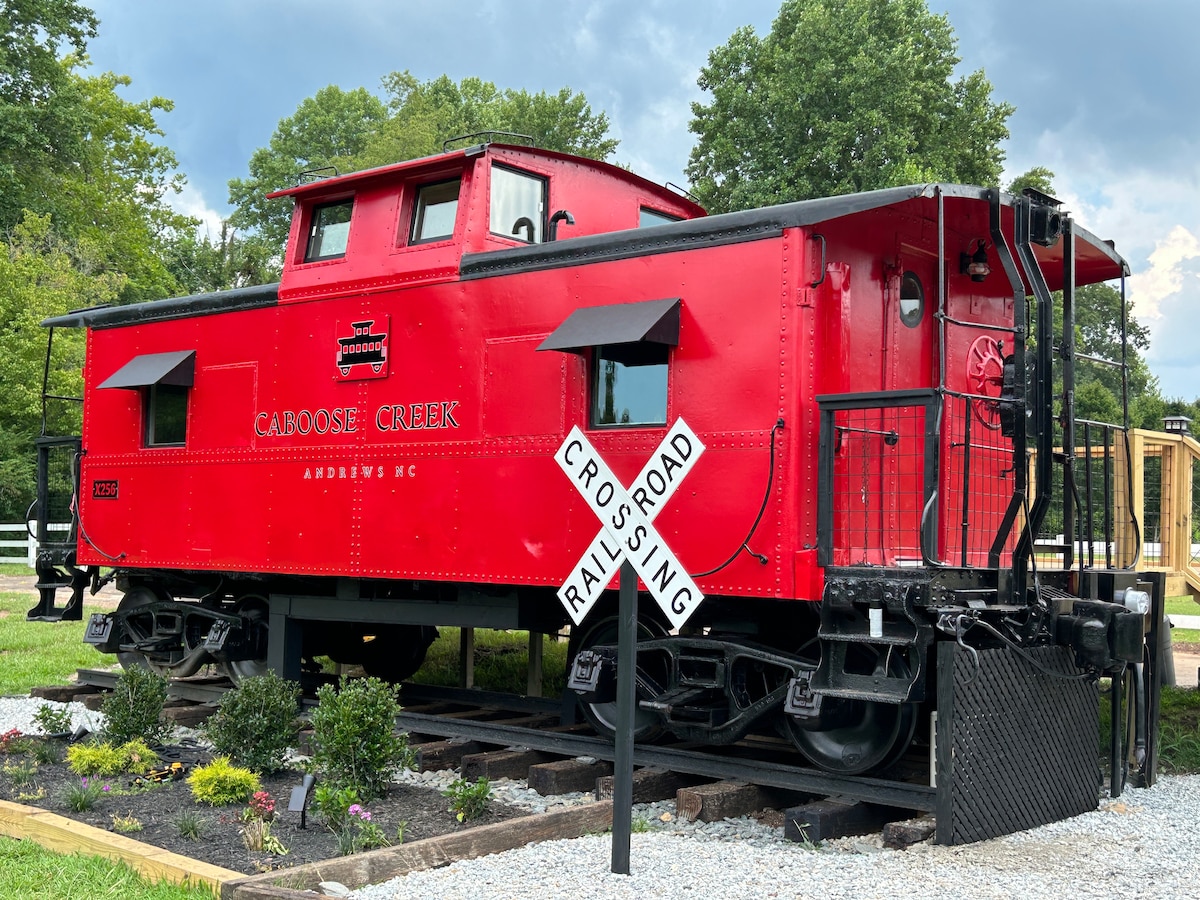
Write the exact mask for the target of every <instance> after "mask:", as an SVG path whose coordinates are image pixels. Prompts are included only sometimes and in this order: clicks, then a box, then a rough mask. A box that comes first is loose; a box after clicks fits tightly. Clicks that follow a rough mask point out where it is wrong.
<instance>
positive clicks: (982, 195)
mask: <svg viewBox="0 0 1200 900" xmlns="http://www.w3.org/2000/svg"><path fill="white" fill-rule="evenodd" d="M489 146H491V147H507V145H489ZM485 149H486V148H485ZM511 149H513V150H515V151H520V152H536V153H537V154H540V155H545V156H547V157H554V158H558V159H561V160H564V161H569V162H572V163H574V164H576V165H586V166H596V167H602V168H605V169H613V170H614V171H615V172H616V173H619V174H620V175H621V176H622V177H625V178H633V177H636V176H631V175H629V173H627V172H625V171H624V170H621V169H617V168H616V167H613V166H609V165H608V164H607V163H601V162H597V161H595V160H581V159H579V158H577V157H572V156H568V155H566V154H560V153H554V152H553V151H547V150H536V151H535V150H532V149H531V148H526V147H513V148H511ZM480 152H483V150H482V149H480V148H467V149H466V150H461V151H454V152H452V153H449V154H440V155H438V156H436V157H426V158H424V159H420V160H411V161H408V162H404V163H396V164H394V165H391V166H382V167H380V168H378V169H368V170H366V171H364V172H356V173H353V174H351V175H344V176H338V177H336V178H333V179H325V180H323V181H320V182H316V183H314V184H309V185H301V186H299V187H296V188H291V189H289V190H287V191H281V192H279V193H277V194H275V195H272V196H284V195H286V196H301V195H304V194H306V193H307V192H310V191H311V192H315V193H318V194H328V193H330V192H331V191H334V190H335V189H340V190H346V189H348V188H349V186H351V185H354V186H355V189H357V187H358V186H359V185H362V184H366V183H369V182H371V181H372V180H374V179H377V178H384V177H388V178H390V177H392V176H393V175H394V174H395V173H396V172H400V171H407V170H409V169H413V168H417V167H419V166H422V165H429V164H430V161H431V160H440V161H442V162H444V161H445V160H446V159H448V158H451V159H453V158H466V157H467V156H468V155H470V154H472V153H475V154H478V153H480ZM646 184H647V185H650V182H646ZM651 186H652V187H654V188H655V189H656V190H660V191H666V189H665V188H661V187H659V186H657V185H651ZM991 192H992V191H991V189H988V188H982V187H974V186H969V185H959V184H923V185H910V186H906V187H897V188H886V189H884V190H878V191H868V192H863V193H858V194H846V195H842V196H838V197H825V198H820V199H816V200H801V201H797V202H793V203H784V204H780V205H779V206H771V207H765V208H762V209H753V210H746V211H743V212H735V213H726V214H724V215H717V216H704V217H700V218H695V219H690V220H684V221H679V222H674V223H671V224H669V225H661V226H658V227H655V228H643V229H628V230H625V231H613V232H605V233H601V234H593V235H586V236H582V237H577V238H572V239H571V240H564V241H555V242H552V243H544V244H534V245H531V246H521V247H514V248H508V249H495V250H489V251H487V252H478V253H464V254H463V255H462V257H461V261H460V263H459V267H458V269H459V271H458V274H459V277H460V278H461V279H463V280H470V279H477V278H487V277H493V276H500V275H506V274H510V273H516V272H528V271H536V270H538V269H550V268H560V267H564V266H575V265H586V264H589V263H593V262H604V261H611V260H617V259H624V258H630V257H635V256H646V255H653V254H659V253H670V252H674V251H679V250H687V249H692V248H699V247H714V246H721V245H726V244H737V243H742V242H745V241H752V240H758V239H762V238H769V237H775V236H778V235H780V234H782V233H783V231H784V230H785V229H787V228H794V227H811V226H816V225H820V224H821V223H824V222H832V221H835V220H838V219H843V218H846V217H850V216H856V215H863V214H870V213H871V212H872V211H873V210H881V209H885V208H894V209H898V210H901V211H907V212H909V213H911V214H912V215H914V216H919V217H923V218H927V219H928V220H929V221H937V215H938V204H939V202H944V203H945V204H946V206H947V209H949V208H951V207H952V206H953V204H956V203H978V204H981V205H983V206H984V207H985V208H986V205H987V204H988V202H989V198H990V196H991ZM668 193H670V192H668ZM672 196H675V195H674V194H672ZM676 200H678V198H677V197H676ZM1000 200H1001V204H1002V207H1003V208H1004V209H1005V210H1007V211H1008V215H1009V217H1010V218H1009V225H1008V227H1007V228H1006V229H1005V231H1006V233H1010V234H1011V215H1012V212H1011V211H1012V208H1013V205H1014V203H1015V201H1016V198H1015V197H1014V196H1013V195H1011V194H1005V193H1002V194H1001V195H1000ZM1072 232H1073V234H1074V237H1075V256H1076V279H1075V280H1076V284H1078V285H1084V284H1093V283H1096V282H1103V281H1109V280H1111V279H1115V278H1120V277H1122V276H1124V275H1128V274H1129V266H1128V264H1127V263H1126V261H1125V259H1124V258H1123V257H1122V256H1121V255H1120V254H1119V253H1117V251H1116V249H1115V248H1114V247H1113V245H1112V244H1111V243H1110V242H1107V241H1103V240H1101V239H1100V238H1098V237H1096V236H1095V235H1093V234H1092V233H1091V232H1089V231H1087V230H1086V229H1084V228H1081V227H1080V226H1078V225H1077V224H1075V223H1074V222H1072ZM1064 244H1065V242H1064V241H1062V240H1059V241H1058V242H1057V243H1056V244H1055V245H1054V246H1052V247H1043V246H1040V245H1034V246H1033V252H1034V255H1035V257H1036V258H1037V260H1038V262H1039V264H1040V266H1041V268H1042V270H1043V272H1044V273H1045V277H1046V281H1047V283H1048V285H1049V287H1050V289H1051V290H1058V289H1060V288H1061V287H1062V255H1063V247H1064ZM1018 267H1019V263H1018ZM1027 287H1028V285H1027ZM278 300H279V285H278V284H271V285H262V286H257V287H250V288H241V289H237V290H232V291H218V292H214V293H208V294H197V295H193V296H190V297H179V298H173V299H169V300H158V301H152V302H149V303H139V304H134V305H131V306H119V307H107V308H101V309H90V310H81V311H77V312H72V313H68V314H67V315H64V316H56V317H54V318H51V319H47V320H46V321H45V322H43V324H44V325H47V326H55V327H80V326H87V327H92V328H108V327H114V326H120V325H127V324H136V323H139V322H147V321H157V320H163V319H175V318H182V317H186V316H193V315H203V314H205V313H215V312H227V311H230V310H235V309H245V308H253V307H258V306H268V305H272V304H274V303H277V302H278Z"/></svg>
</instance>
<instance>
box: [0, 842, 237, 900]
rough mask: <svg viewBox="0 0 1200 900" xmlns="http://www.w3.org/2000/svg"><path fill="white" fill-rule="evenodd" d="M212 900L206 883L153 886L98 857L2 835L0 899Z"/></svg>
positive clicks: (131, 871) (122, 866) (118, 865)
mask: <svg viewBox="0 0 1200 900" xmlns="http://www.w3.org/2000/svg"><path fill="white" fill-rule="evenodd" d="M31 897H37V898H39V900H212V897H213V895H212V892H211V891H210V890H208V889H207V888H203V887H191V888H185V887H181V886H179V885H173V884H167V883H159V884H154V883H152V882H149V881H146V880H145V879H144V878H142V877H140V876H139V875H138V874H137V873H136V872H134V871H133V869H131V868H129V867H128V866H125V865H120V864H117V863H114V862H112V861H111V860H107V859H101V858H100V857H96V856H79V855H75V854H72V855H63V854H59V853H52V852H50V851H49V850H46V849H45V848H43V847H42V846H40V845H39V844H36V843H34V842H33V841H19V840H16V839H15V838H7V837H0V900H18V898H20V900H26V898H31Z"/></svg>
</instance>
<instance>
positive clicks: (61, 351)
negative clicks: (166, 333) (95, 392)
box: [0, 214, 126, 522]
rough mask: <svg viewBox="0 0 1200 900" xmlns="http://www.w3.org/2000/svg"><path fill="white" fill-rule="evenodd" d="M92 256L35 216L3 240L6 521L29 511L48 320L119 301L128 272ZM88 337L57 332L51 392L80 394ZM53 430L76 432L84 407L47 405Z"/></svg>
mask: <svg viewBox="0 0 1200 900" xmlns="http://www.w3.org/2000/svg"><path fill="white" fill-rule="evenodd" d="M93 269H94V265H93V261H92V260H90V259H87V258H86V257H81V256H80V255H79V253H78V251H77V250H76V249H75V248H73V247H71V246H70V245H69V244H67V243H65V242H63V241H62V240H61V239H59V238H57V237H56V236H55V235H54V233H53V231H52V230H51V223H50V217H49V216H38V215H34V214H30V215H29V216H27V217H26V219H25V220H24V221H22V222H21V223H19V224H18V225H16V226H15V227H14V228H13V229H12V231H11V233H10V235H9V239H8V241H7V243H5V244H2V245H0V384H3V385H4V390H3V391H0V476H2V477H0V519H2V520H3V521H6V522H11V521H14V520H16V519H18V518H19V517H21V516H24V514H25V509H26V507H27V506H28V505H29V501H30V500H31V499H32V498H33V495H34V462H35V457H34V443H33V439H34V437H35V436H37V435H38V434H39V433H40V432H41V424H42V400H41V396H42V371H43V365H44V363H45V353H46V332H45V330H44V329H43V328H42V327H41V322H42V320H43V319H45V318H48V317H50V316H56V315H62V314H63V313H65V312H67V311H68V310H71V309H76V308H79V307H81V306H95V305H100V304H103V303H111V302H113V301H114V300H115V299H116V298H117V297H118V295H119V294H120V292H121V290H122V288H123V287H124V286H125V281H126V278H125V276H123V275H120V274H117V273H112V272H105V273H91V274H90V271H91V270H93ZM83 338H84V335H83V333H82V332H81V331H80V330H78V329H64V330H62V331H59V332H56V334H55V337H54V355H53V358H52V360H51V362H52V368H51V370H50V382H49V390H50V393H52V394H57V395H59V396H66V397H78V396H79V395H80V391H81V390H82V376H81V375H80V372H81V369H82V366H83V349H84V341H83ZM46 412H47V416H48V418H47V430H48V431H49V432H50V433H56V434H78V433H79V427H80V419H79V413H80V410H79V407H78V406H77V405H75V404H71V403H64V402H57V403H55V404H53V405H51V406H48V407H47V410H46Z"/></svg>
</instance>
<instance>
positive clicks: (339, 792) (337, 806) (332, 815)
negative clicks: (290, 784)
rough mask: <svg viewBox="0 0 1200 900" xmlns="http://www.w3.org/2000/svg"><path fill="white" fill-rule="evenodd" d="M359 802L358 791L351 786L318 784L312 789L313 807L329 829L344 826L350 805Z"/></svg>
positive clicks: (335, 829)
mask: <svg viewBox="0 0 1200 900" xmlns="http://www.w3.org/2000/svg"><path fill="white" fill-rule="evenodd" d="M358 803H359V797H358V791H356V790H355V789H354V788H352V787H334V786H333V785H329V784H318V785H317V786H316V788H315V789H314V790H313V800H312V805H313V808H314V809H316V810H317V812H318V813H320V815H321V818H322V819H324V820H325V824H326V825H328V826H329V829H330V830H331V831H335V832H336V831H338V830H340V829H342V828H345V827H346V818H347V816H348V815H349V813H350V807H351V806H354V805H357V804H358Z"/></svg>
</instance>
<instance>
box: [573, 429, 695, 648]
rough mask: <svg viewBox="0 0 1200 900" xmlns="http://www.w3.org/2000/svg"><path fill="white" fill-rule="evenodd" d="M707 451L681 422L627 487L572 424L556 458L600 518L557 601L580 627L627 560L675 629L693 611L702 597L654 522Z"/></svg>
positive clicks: (668, 434) (664, 439) (663, 440)
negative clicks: (589, 544)
mask: <svg viewBox="0 0 1200 900" xmlns="http://www.w3.org/2000/svg"><path fill="white" fill-rule="evenodd" d="M703 452H704V444H702V443H700V439H699V438H698V437H696V435H695V433H694V432H693V431H692V429H691V428H689V427H688V426H687V423H686V422H684V421H683V419H677V420H676V421H675V424H674V425H673V426H672V427H671V430H670V431H668V432H667V434H666V436H665V437H664V438H663V439H662V443H660V444H659V446H658V449H657V450H655V451H654V453H653V454H652V455H651V457H650V459H649V461H648V462H647V463H646V465H645V466H643V467H642V471H641V472H640V473H639V474H638V476H637V478H635V479H634V480H633V484H632V485H630V487H629V489H628V490H626V489H625V487H624V485H622V484H621V482H620V481H619V480H618V479H617V477H616V476H615V475H614V474H613V473H612V470H611V469H609V467H608V465H607V464H606V463H605V462H604V460H603V459H601V458H600V454H599V453H597V452H596V450H595V448H594V447H592V445H591V443H590V442H589V441H588V439H587V438H586V437H585V436H584V434H583V432H582V431H581V430H580V429H579V426H578V425H577V426H575V427H574V428H572V429H571V433H570V434H568V435H567V439H566V440H565V441H563V443H562V446H561V447H559V449H558V452H557V453H556V454H555V455H554V459H555V461H556V462H557V463H558V464H559V466H560V467H561V468H562V470H563V471H564V472H565V473H566V474H567V477H568V478H570V479H571V483H572V484H573V485H574V486H575V488H576V489H577V490H578V491H579V493H580V494H582V495H583V499H584V500H586V501H587V504H588V506H590V507H591V508H592V512H594V513H595V514H596V517H597V518H599V519H600V521H601V523H602V527H601V528H600V532H599V533H598V534H597V535H596V537H595V539H594V540H593V541H592V543H591V546H589V547H588V549H587V550H586V551H585V552H584V554H583V557H582V558H581V559H580V560H579V562H578V563H576V565H575V568H574V569H572V570H571V574H570V575H568V576H567V580H566V581H565V582H563V585H562V587H561V588H559V590H558V599H559V600H560V601H561V602H562V605H563V606H564V607H566V610H567V614H568V615H570V617H571V621H573V622H574V623H575V624H576V625H579V624H580V623H581V622H583V619H584V616H586V615H587V614H588V610H590V609H591V608H592V606H593V605H594V604H595V602H596V601H597V600H598V599H599V598H600V593H601V592H602V591H603V590H604V589H605V588H606V587H607V586H608V583H609V581H611V580H612V577H613V576H614V575H615V574H616V573H617V570H618V569H619V568H620V567H621V562H622V560H624V559H628V560H629V562H630V563H632V564H633V567H634V569H635V570H637V573H638V575H639V576H641V579H642V581H643V582H644V583H645V585H646V589H647V590H649V591H650V593H651V595H653V597H654V599H655V600H656V601H657V602H658V605H659V606H660V607H661V608H662V611H663V613H664V614H665V615H666V617H667V619H668V621H670V623H671V626H672V627H674V628H679V627H680V626H681V625H683V623H684V622H686V621H687V620H688V617H689V616H691V614H692V613H693V612H695V610H696V607H697V606H699V605H700V601H701V600H703V599H704V594H702V593H701V592H700V589H699V588H698V587H696V584H695V582H693V581H692V577H691V576H690V575H688V573H687V570H686V569H684V568H683V566H681V565H680V564H679V560H677V559H676V558H675V554H674V553H672V552H671V549H670V548H669V547H668V546H667V544H666V541H664V540H663V539H662V537H661V536H660V535H659V534H658V532H657V531H656V530H655V528H654V526H653V525H652V524H650V523H651V520H652V519H653V518H654V517H655V516H656V515H657V514H658V511H659V510H660V509H662V507H663V506H664V505H665V504H666V502H667V500H668V499H669V498H670V497H671V495H672V494H673V493H675V489H676V488H677V487H679V482H681V481H682V480H683V478H684V476H686V475H687V474H688V472H690V471H691V470H692V466H694V465H695V464H696V460H697V459H699V458H700V454H701V453H703Z"/></svg>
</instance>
